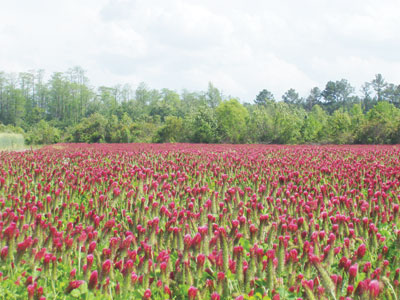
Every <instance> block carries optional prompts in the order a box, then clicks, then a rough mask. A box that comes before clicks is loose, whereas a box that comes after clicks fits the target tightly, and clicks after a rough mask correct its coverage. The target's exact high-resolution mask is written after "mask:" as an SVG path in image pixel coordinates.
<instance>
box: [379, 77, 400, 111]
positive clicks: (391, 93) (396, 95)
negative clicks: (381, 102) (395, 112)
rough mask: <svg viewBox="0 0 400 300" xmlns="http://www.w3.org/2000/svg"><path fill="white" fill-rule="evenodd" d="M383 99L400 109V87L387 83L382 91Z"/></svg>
mask: <svg viewBox="0 0 400 300" xmlns="http://www.w3.org/2000/svg"><path fill="white" fill-rule="evenodd" d="M383 98H384V99H385V100H387V101H388V102H389V103H392V104H393V105H394V106H396V107H397V108H399V107H400V85H395V84H393V83H389V84H388V85H387V86H386V88H385V90H384V91H383Z"/></svg>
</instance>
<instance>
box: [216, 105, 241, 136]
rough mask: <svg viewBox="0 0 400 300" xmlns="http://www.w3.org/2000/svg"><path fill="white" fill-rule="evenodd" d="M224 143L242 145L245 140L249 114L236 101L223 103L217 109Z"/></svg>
mask: <svg viewBox="0 0 400 300" xmlns="http://www.w3.org/2000/svg"><path fill="white" fill-rule="evenodd" d="M216 113H217V120H218V128H219V130H220V133H221V138H222V140H221V141H222V142H227V143H240V142H243V140H244V139H245V132H246V121H247V118H248V112H247V110H246V108H244V106H243V105H242V104H240V103H239V101H237V100H236V99H231V100H228V101H223V102H221V104H220V105H218V107H217V109H216Z"/></svg>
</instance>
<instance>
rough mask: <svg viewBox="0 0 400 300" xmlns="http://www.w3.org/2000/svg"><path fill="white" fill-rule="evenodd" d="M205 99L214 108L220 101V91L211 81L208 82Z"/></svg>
mask: <svg viewBox="0 0 400 300" xmlns="http://www.w3.org/2000/svg"><path fill="white" fill-rule="evenodd" d="M205 98H206V101H207V103H208V105H209V106H210V107H211V108H216V107H217V106H218V105H219V104H220V103H221V101H222V95H221V92H220V91H219V90H218V89H217V88H216V87H215V86H214V85H213V84H212V83H211V82H209V83H208V89H207V92H206V97H205Z"/></svg>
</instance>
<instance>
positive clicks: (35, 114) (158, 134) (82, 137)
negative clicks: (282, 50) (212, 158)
mask: <svg viewBox="0 0 400 300" xmlns="http://www.w3.org/2000/svg"><path fill="white" fill-rule="evenodd" d="M44 74H45V73H44V71H43V70H38V71H30V72H23V73H19V74H14V73H5V72H0V131H3V132H17V133H22V134H24V136H25V140H26V141H27V143H30V144H51V143H56V142H87V143H103V142H107V143H130V142H157V143H162V142H191V143H277V144H302V143H307V144H313V143H318V144H324V143H335V144H354V143H357V144H395V143H400V85H397V84H393V83H389V82H387V81H386V80H385V79H384V78H383V76H382V75H381V74H377V75H375V77H374V78H373V79H372V80H371V81H369V82H365V83H364V84H363V86H362V88H361V90H360V92H358V93H356V91H355V88H354V87H353V86H352V85H351V84H350V83H349V82H348V81H347V80H346V79H341V80H337V81H329V82H327V83H326V85H325V87H324V89H323V90H321V89H320V88H318V87H313V88H311V89H310V92H309V94H308V95H307V96H306V97H301V96H300V95H299V93H298V92H296V90H294V89H292V88H291V89H289V90H288V91H287V92H286V93H285V94H284V95H283V96H282V99H275V97H274V95H273V94H272V93H271V92H270V91H269V90H268V89H263V90H262V91H260V92H259V93H258V94H257V95H255V98H254V101H253V103H241V102H240V101H239V100H237V99H236V98H233V97H228V96H225V95H223V94H222V93H221V91H220V90H219V89H218V88H216V87H215V86H214V85H213V84H212V83H209V85H208V89H207V90H206V91H202V92H193V91H188V90H183V91H181V92H180V93H178V92H176V91H174V90H170V89H167V88H164V89H161V90H157V89H151V88H149V87H148V86H146V85H145V84H144V83H141V84H139V86H138V87H137V88H136V89H134V88H132V86H130V85H127V84H126V85H116V86H112V87H107V86H100V87H93V86H91V85H90V82H89V79H88V78H87V76H86V73H85V71H84V70H83V69H82V68H81V67H74V68H71V69H69V70H68V71H66V72H55V73H53V74H51V76H50V77H49V78H48V79H47V80H45V79H44V78H45V76H44Z"/></svg>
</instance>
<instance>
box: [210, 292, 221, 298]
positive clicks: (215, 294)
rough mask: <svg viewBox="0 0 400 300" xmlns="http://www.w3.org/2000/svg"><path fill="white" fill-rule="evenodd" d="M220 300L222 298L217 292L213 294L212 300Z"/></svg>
mask: <svg viewBox="0 0 400 300" xmlns="http://www.w3.org/2000/svg"><path fill="white" fill-rule="evenodd" d="M220 299H221V296H220V295H219V294H218V293H217V292H214V293H212V295H211V300H220Z"/></svg>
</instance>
